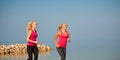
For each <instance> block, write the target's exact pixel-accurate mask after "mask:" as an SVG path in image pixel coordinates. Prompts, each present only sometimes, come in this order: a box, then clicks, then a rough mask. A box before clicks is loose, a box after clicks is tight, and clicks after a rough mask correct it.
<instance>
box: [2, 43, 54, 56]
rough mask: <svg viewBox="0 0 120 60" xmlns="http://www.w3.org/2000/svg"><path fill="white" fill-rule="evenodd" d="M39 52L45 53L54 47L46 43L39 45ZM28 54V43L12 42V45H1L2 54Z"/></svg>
mask: <svg viewBox="0 0 120 60" xmlns="http://www.w3.org/2000/svg"><path fill="white" fill-rule="evenodd" d="M37 47H38V52H40V53H45V52H51V51H52V48H50V47H49V46H46V45H37ZM12 53H13V54H15V53H17V54H18V53H19V54H26V53H27V45H26V44H20V43H17V44H15V45H14V44H11V45H0V54H12Z"/></svg>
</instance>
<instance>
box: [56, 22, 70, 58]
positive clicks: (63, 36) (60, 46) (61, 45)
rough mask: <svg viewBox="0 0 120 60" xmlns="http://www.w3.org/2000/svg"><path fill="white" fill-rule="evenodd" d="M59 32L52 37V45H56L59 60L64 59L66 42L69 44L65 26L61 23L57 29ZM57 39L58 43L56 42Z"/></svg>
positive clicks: (68, 35)
mask: <svg viewBox="0 0 120 60" xmlns="http://www.w3.org/2000/svg"><path fill="white" fill-rule="evenodd" d="M58 29H59V31H58V32H57V33H56V35H55V37H54V43H55V45H56V48H57V51H58V53H59V55H60V57H61V60H65V59H66V46H67V42H70V34H69V33H68V31H67V24H66V23H63V24H61V25H60V26H59V27H58ZM57 38H59V41H57Z"/></svg>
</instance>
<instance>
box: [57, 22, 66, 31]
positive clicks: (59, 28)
mask: <svg viewBox="0 0 120 60" xmlns="http://www.w3.org/2000/svg"><path fill="white" fill-rule="evenodd" d="M63 24H66V23H62V24H60V26H58V30H61V28H62V25H63Z"/></svg>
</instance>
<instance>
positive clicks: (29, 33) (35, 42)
mask: <svg viewBox="0 0 120 60" xmlns="http://www.w3.org/2000/svg"><path fill="white" fill-rule="evenodd" d="M31 33H32V31H29V32H28V35H27V41H28V42H31V43H34V44H37V41H32V40H30V39H29V37H30V35H31Z"/></svg>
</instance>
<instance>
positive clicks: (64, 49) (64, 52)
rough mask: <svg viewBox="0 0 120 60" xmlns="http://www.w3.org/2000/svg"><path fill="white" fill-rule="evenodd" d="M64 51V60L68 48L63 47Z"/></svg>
mask: <svg viewBox="0 0 120 60" xmlns="http://www.w3.org/2000/svg"><path fill="white" fill-rule="evenodd" d="M62 50H63V53H64V60H65V59H66V48H63V49H62Z"/></svg>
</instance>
